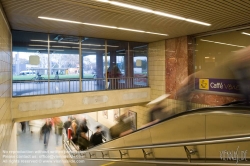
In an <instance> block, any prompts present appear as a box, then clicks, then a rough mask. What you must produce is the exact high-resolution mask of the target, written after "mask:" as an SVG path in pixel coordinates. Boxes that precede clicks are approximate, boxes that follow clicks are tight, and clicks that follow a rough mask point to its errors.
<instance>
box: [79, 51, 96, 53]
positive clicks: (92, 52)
mask: <svg viewBox="0 0 250 166" xmlns="http://www.w3.org/2000/svg"><path fill="white" fill-rule="evenodd" d="M82 53H95V52H89V51H82Z"/></svg>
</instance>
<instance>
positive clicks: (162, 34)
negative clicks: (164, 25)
mask: <svg viewBox="0 0 250 166" xmlns="http://www.w3.org/2000/svg"><path fill="white" fill-rule="evenodd" d="M145 33H149V34H154V35H162V36H168V35H167V34H163V33H154V32H145Z"/></svg>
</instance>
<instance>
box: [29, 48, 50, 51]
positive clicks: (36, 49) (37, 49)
mask: <svg viewBox="0 0 250 166" xmlns="http://www.w3.org/2000/svg"><path fill="white" fill-rule="evenodd" d="M27 50H35V51H39V50H47V49H45V48H41V49H39V48H27Z"/></svg>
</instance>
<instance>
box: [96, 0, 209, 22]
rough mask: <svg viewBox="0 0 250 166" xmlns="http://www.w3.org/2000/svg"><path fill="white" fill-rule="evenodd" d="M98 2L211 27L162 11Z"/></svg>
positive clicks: (113, 2)
mask: <svg viewBox="0 0 250 166" xmlns="http://www.w3.org/2000/svg"><path fill="white" fill-rule="evenodd" d="M96 1H99V2H105V3H109V4H112V5H116V6H120V7H125V8H129V9H134V10H139V11H142V12H147V13H152V14H156V15H160V16H164V17H169V18H174V19H178V20H183V21H187V22H192V23H196V24H201V25H205V26H211V24H209V23H205V22H202V21H197V20H193V19H188V18H184V17H180V16H176V15H172V14H168V13H164V12H160V11H154V10H151V9H147V8H143V7H139V6H134V5H130V4H126V3H121V2H115V1H109V0H96Z"/></svg>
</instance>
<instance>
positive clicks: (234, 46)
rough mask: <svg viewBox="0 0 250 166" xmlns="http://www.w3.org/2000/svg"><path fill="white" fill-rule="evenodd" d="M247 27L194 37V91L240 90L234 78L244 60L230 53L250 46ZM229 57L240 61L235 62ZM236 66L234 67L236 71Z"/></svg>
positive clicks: (231, 91)
mask: <svg viewBox="0 0 250 166" xmlns="http://www.w3.org/2000/svg"><path fill="white" fill-rule="evenodd" d="M249 34H250V29H245V30H239V31H231V32H225V33H220V34H215V35H210V36H204V37H198V38H196V43H195V50H194V53H195V72H196V73H195V77H196V83H195V88H196V89H197V90H204V91H215V92H224V93H225V92H226V93H240V86H239V83H238V81H239V80H237V79H236V78H237V77H238V76H237V74H238V73H237V71H236V68H238V69H239V67H240V66H244V65H245V64H244V60H243V59H240V57H237V56H234V53H235V52H236V51H238V50H241V49H243V48H245V47H247V46H249V45H250V36H249ZM232 56H234V58H236V59H237V61H241V62H242V63H241V64H237V66H235V63H237V61H236V60H235V59H234V60H232ZM238 69H237V70H238Z"/></svg>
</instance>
